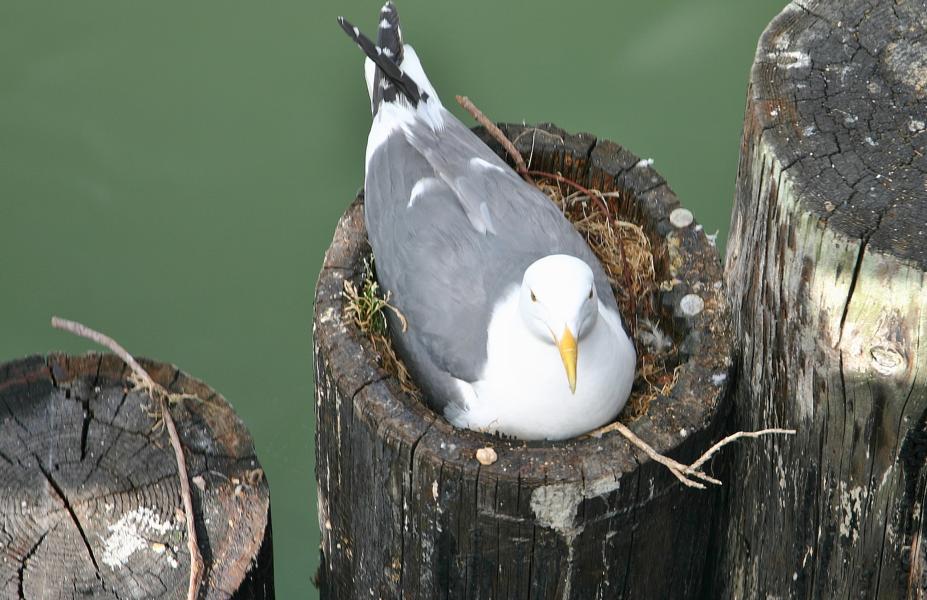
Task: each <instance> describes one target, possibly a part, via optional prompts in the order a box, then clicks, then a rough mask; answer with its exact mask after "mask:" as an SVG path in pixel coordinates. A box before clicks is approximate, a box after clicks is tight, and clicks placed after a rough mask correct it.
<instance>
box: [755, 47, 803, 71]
mask: <svg viewBox="0 0 927 600" xmlns="http://www.w3.org/2000/svg"><path fill="white" fill-rule="evenodd" d="M766 57H767V58H769V59H770V60H775V61H776V63H778V65H779V66H780V67H785V68H786V69H803V68H807V67H810V66H811V57H810V56H808V54H807V53H805V52H798V51H794V50H793V51H788V52H784V51H779V52H770V53H768V54H767V55H766Z"/></svg>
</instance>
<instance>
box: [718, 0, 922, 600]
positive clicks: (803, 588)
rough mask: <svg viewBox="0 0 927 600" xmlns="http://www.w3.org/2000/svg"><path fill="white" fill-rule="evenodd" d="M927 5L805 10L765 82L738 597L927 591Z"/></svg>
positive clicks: (785, 15) (740, 198) (739, 205)
mask: <svg viewBox="0 0 927 600" xmlns="http://www.w3.org/2000/svg"><path fill="white" fill-rule="evenodd" d="M925 122H927V5H925V3H924V2H923V1H922V0H917V1H910V0H900V1H897V2H879V3H872V2H864V1H861V0H850V1H844V0H827V1H813V0H812V1H809V2H803V3H798V2H793V3H792V4H790V5H789V6H788V7H786V9H785V10H784V11H783V12H782V13H781V14H780V15H779V16H778V17H776V18H775V19H774V20H773V21H772V23H771V24H770V25H769V27H768V28H767V29H766V31H765V32H764V33H763V35H762V37H761V39H760V42H759V47H758V48H757V53H756V59H755V62H754V64H753V69H752V72H751V78H750V87H749V91H748V95H747V110H746V116H745V117H744V132H743V145H742V148H741V161H740V169H739V173H738V178H737V192H736V203H735V207H734V213H733V217H732V221H731V234H730V241H729V242H728V253H727V264H726V280H727V286H728V288H729V289H730V293H731V296H732V305H733V307H734V311H733V314H734V322H735V328H736V331H735V335H736V339H737V343H738V345H739V347H740V349H741V353H740V376H739V377H738V383H737V388H736V408H735V412H736V415H737V419H736V426H737V428H739V429H753V428H757V427H767V426H779V427H789V428H795V429H797V430H798V434H797V436H795V437H788V438H783V437H768V438H764V439H761V440H757V441H756V442H754V443H751V444H743V445H740V446H738V447H737V448H735V449H733V450H732V451H731V452H730V453H729V454H728V455H727V456H728V457H731V458H733V461H732V468H731V470H732V471H733V473H735V474H736V477H737V480H738V481H737V483H736V485H731V486H728V487H727V488H726V489H727V491H728V492H729V493H730V497H729V499H728V500H729V504H728V508H727V509H726V512H728V513H729V515H730V521H729V523H728V525H729V526H728V529H727V531H726V532H724V533H723V536H722V538H721V541H720V544H719V547H720V549H721V551H722V554H721V560H720V561H719V562H718V563H717V574H716V586H715V591H714V596H713V597H719V598H767V597H779V598H837V597H839V598H843V597H861V598H905V597H918V598H923V597H925V596H927V543H925V541H924V534H925V532H927V528H925V521H924V512H923V507H924V504H925V495H927V469H925V458H927V383H925V378H927V286H925V276H924V273H925V268H927V159H925V153H927V131H925Z"/></svg>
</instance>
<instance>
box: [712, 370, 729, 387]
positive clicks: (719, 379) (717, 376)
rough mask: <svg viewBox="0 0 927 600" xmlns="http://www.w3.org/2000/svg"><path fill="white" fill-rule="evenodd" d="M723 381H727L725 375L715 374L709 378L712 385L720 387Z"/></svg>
mask: <svg viewBox="0 0 927 600" xmlns="http://www.w3.org/2000/svg"><path fill="white" fill-rule="evenodd" d="M725 381H727V373H723V372H722V373H715V374H714V375H712V376H711V383H712V385H721V384H722V383H724V382H725Z"/></svg>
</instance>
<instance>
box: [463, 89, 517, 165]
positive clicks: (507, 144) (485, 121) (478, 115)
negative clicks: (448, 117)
mask: <svg viewBox="0 0 927 600" xmlns="http://www.w3.org/2000/svg"><path fill="white" fill-rule="evenodd" d="M456 98H457V104H459V105H460V106H461V108H463V109H464V110H465V111H467V112H468V113H470V115H471V116H472V117H473V118H474V119H476V120H477V122H478V123H479V124H480V125H482V126H483V127H485V128H486V131H488V132H489V133H490V135H492V136H493V137H494V138H495V139H496V140H497V141H498V142H499V143H500V144H502V147H503V148H505V151H506V152H508V154H509V156H511V157H512V160H514V161H515V166H516V167H517V168H518V172H519V173H521V174H524V173H527V172H528V165H526V164H525V159H524V158H522V155H521V152H519V151H518V148H516V147H515V144H513V143H512V142H511V141H510V140H509V138H507V137H505V134H504V133H502V130H501V129H499V128H498V127H497V126H496V124H495V123H493V122H492V121H490V120H489V117H487V116H486V115H484V114H483V111H481V110H480V109H478V108H477V107H476V105H475V104H473V102H471V101H470V99H469V98H467V97H466V96H456Z"/></svg>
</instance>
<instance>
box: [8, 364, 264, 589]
mask: <svg viewBox="0 0 927 600" xmlns="http://www.w3.org/2000/svg"><path fill="white" fill-rule="evenodd" d="M140 362H141V363H142V365H143V366H144V367H145V368H146V370H147V371H148V373H149V374H150V375H151V377H152V378H153V379H154V380H155V381H156V382H158V383H159V384H161V385H162V386H164V387H165V388H167V389H168V390H169V391H170V392H176V393H184V394H191V395H192V396H195V397H196V398H192V397H191V398H189V399H185V400H183V401H180V402H178V403H177V404H176V405H175V406H173V407H172V409H171V413H172V415H173V417H174V420H175V422H176V423H177V429H178V432H179V435H180V438H181V441H182V444H183V447H184V453H185V455H186V459H187V466H188V469H189V473H190V476H191V477H192V478H193V482H194V486H192V487H194V492H195V494H194V512H195V514H196V515H197V519H196V523H197V537H198V538H199V547H200V551H201V553H202V555H203V559H204V561H205V564H206V571H205V577H204V579H203V584H202V586H201V588H200V592H201V593H200V596H199V597H200V598H204V599H205V598H234V599H241V600H246V599H247V600H258V599H260V600H264V599H270V598H273V597H274V586H273V562H272V550H271V530H270V498H269V492H268V487H267V480H266V479H265V478H264V477H263V473H262V471H261V470H260V465H259V463H258V462H257V458H256V457H255V455H254V447H253V443H252V441H251V436H250V435H249V434H248V432H247V430H246V429H245V427H244V425H243V424H242V423H241V421H240V420H238V417H237V416H235V414H234V412H232V409H231V407H230V406H229V405H228V403H227V402H226V401H225V399H224V398H222V396H220V395H218V394H217V393H216V392H214V391H213V390H211V389H210V388H209V387H208V386H206V385H205V384H203V383H202V382H200V381H197V380H195V379H193V378H191V377H189V376H188V375H186V374H185V373H182V372H181V371H179V370H177V369H176V368H175V367H172V366H169V365H165V364H161V363H155V362H151V361H144V360H142V361H140ZM128 374H129V370H128V368H127V367H126V366H125V364H124V363H123V362H122V361H121V360H120V359H118V358H117V357H115V356H113V355H108V354H107V355H100V354H88V355H85V356H79V357H70V356H66V355H61V354H53V355H50V356H48V357H43V356H32V357H29V358H25V359H22V360H18V361H14V362H10V363H6V364H3V365H0V557H2V560H0V596H2V597H3V598H20V599H26V598H28V599H29V600H42V599H45V598H49V599H51V598H56V599H57V598H75V599H76V598H82V599H87V598H100V599H102V598H107V599H110V598H177V599H180V598H185V597H186V595H187V580H188V577H189V568H190V566H189V565H190V555H189V553H188V551H187V546H186V525H185V521H184V511H183V508H182V503H181V498H180V491H179V490H180V486H179V480H178V479H177V464H176V461H175V457H174V454H173V451H172V450H171V446H170V443H169V442H168V441H167V436H166V435H165V434H164V433H163V432H161V431H160V430H158V429H157V428H155V418H153V417H152V414H151V413H150V412H149V411H152V410H154V408H153V406H152V405H153V402H152V400H151V398H150V397H149V396H148V395H147V393H144V392H141V391H139V390H138V389H133V388H132V387H131V386H130V385H129V383H128V380H127V376H128Z"/></svg>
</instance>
